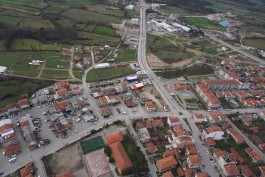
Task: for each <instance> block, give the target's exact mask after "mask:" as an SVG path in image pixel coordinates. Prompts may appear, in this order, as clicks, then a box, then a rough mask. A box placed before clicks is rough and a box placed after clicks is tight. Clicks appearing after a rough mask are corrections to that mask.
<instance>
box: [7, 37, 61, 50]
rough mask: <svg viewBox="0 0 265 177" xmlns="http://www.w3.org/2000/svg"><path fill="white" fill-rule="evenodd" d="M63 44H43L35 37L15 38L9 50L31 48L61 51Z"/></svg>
mask: <svg viewBox="0 0 265 177" xmlns="http://www.w3.org/2000/svg"><path fill="white" fill-rule="evenodd" d="M62 48H63V45H61V44H43V43H41V42H39V41H37V40H35V39H14V40H13V41H12V42H11V44H10V48H9V50H30V51H38V50H39V51H42V50H45V51H48V50H53V51H61V50H62Z"/></svg>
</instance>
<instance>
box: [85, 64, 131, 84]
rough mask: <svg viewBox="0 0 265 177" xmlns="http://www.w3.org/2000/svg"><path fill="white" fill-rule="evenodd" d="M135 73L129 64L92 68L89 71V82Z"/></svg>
mask: <svg viewBox="0 0 265 177" xmlns="http://www.w3.org/2000/svg"><path fill="white" fill-rule="evenodd" d="M132 73H134V71H133V70H132V69H131V68H130V67H128V66H119V67H111V68H106V69H92V70H91V71H90V72H89V73H87V82H94V81H101V80H109V79H114V78H117V77H121V76H126V75H129V74H132Z"/></svg>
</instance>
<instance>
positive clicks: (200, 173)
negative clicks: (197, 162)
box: [195, 172, 208, 177]
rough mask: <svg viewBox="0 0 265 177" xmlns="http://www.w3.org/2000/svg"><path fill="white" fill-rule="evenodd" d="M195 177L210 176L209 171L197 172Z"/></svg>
mask: <svg viewBox="0 0 265 177" xmlns="http://www.w3.org/2000/svg"><path fill="white" fill-rule="evenodd" d="M195 177H208V175H207V173H204V172H199V173H196V174H195Z"/></svg>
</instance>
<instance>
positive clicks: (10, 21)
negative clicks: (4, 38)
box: [0, 15, 23, 26]
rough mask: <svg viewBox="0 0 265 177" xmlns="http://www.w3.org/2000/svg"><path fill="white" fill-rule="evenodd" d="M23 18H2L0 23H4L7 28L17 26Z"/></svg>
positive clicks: (2, 16) (3, 16)
mask: <svg viewBox="0 0 265 177" xmlns="http://www.w3.org/2000/svg"><path fill="white" fill-rule="evenodd" d="M22 20H23V18H20V17H12V16H5V15H1V16H0V23H4V24H6V25H7V26H16V25H17V24H18V23H19V22H21V21H22Z"/></svg>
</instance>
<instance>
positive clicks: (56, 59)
mask: <svg viewBox="0 0 265 177" xmlns="http://www.w3.org/2000/svg"><path fill="white" fill-rule="evenodd" d="M69 65H70V59H69V58H67V57H66V56H63V55H62V54H61V53H59V52H58V53H56V52H50V53H49V54H48V55H46V56H45V68H58V66H60V68H69Z"/></svg>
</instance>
